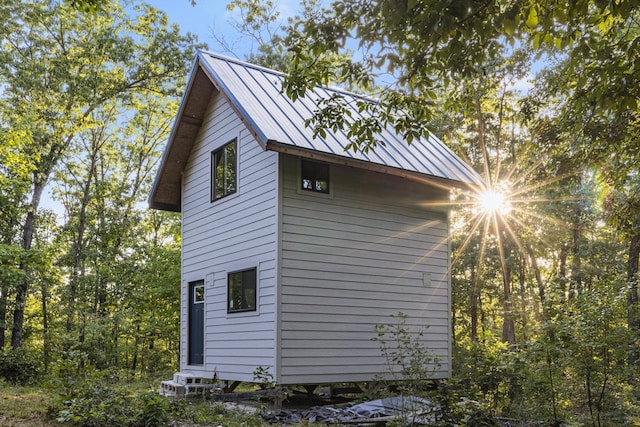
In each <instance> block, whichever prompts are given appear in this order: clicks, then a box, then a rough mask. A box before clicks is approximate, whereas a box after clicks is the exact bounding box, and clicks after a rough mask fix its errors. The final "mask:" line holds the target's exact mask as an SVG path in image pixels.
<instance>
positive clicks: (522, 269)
mask: <svg viewBox="0 0 640 427" xmlns="http://www.w3.org/2000/svg"><path fill="white" fill-rule="evenodd" d="M525 263H526V257H524V255H523V257H522V263H521V265H520V268H519V273H518V281H519V284H520V293H521V296H520V309H521V310H522V341H523V342H527V340H528V338H527V332H528V329H529V322H528V319H527V318H528V316H527V301H526V295H527V280H526V277H525V275H526V269H525ZM534 309H535V307H534Z"/></svg>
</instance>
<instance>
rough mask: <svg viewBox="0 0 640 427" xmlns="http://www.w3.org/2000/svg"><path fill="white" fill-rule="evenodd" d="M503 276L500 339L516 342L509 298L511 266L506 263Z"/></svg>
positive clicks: (511, 303) (511, 304) (511, 302)
mask: <svg viewBox="0 0 640 427" xmlns="http://www.w3.org/2000/svg"><path fill="white" fill-rule="evenodd" d="M503 273H504V277H503V281H502V283H503V291H504V306H503V307H504V314H503V321H502V341H503V342H507V343H509V345H515V344H516V328H515V323H514V321H513V301H512V299H511V266H510V265H509V263H508V262H507V263H506V266H505V269H504V272H503Z"/></svg>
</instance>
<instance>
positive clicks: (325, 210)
mask: <svg viewBox="0 0 640 427" xmlns="http://www.w3.org/2000/svg"><path fill="white" fill-rule="evenodd" d="M282 81H283V75H282V74H281V73H278V72H275V71H272V70H269V69H265V68H262V67H258V66H255V65H251V64H248V63H244V62H241V61H238V60H235V59H231V58H227V57H223V56H219V55H216V54H212V53H209V52H204V51H201V52H199V53H198V55H197V58H196V61H195V64H194V66H193V70H192V72H191V75H190V79H189V83H188V86H187V89H186V92H185V95H184V97H183V99H182V103H181V106H180V109H179V112H178V116H177V118H176V121H175V124H174V127H173V130H172V132H171V135H170V138H169V141H168V145H167V147H166V150H165V152H164V156H163V158H162V161H161V164H160V169H159V171H158V174H157V176H156V180H155V182H154V185H153V188H152V192H151V195H150V199H149V201H150V207H151V208H154V209H163V210H169V211H177V212H181V213H182V283H181V288H182V292H181V295H182V297H181V321H180V323H181V327H180V330H181V338H180V339H181V342H180V344H181V345H180V348H181V357H180V370H181V372H184V373H187V374H190V375H192V376H196V377H203V378H211V377H212V376H213V375H214V373H215V375H216V376H217V378H218V379H220V380H226V381H247V382H252V381H255V378H254V373H255V372H256V371H257V370H258V369H259V370H261V371H262V372H268V373H269V375H271V376H272V377H273V380H274V381H276V382H277V383H279V384H323V383H338V382H367V381H371V380H372V379H374V377H376V376H377V375H380V374H384V373H385V372H386V371H387V367H386V364H385V360H384V358H383V357H382V355H381V351H380V347H379V344H378V343H376V342H374V341H372V338H374V337H375V336H376V332H375V326H376V325H379V324H388V323H389V321H390V318H389V316H390V315H392V314H397V313H398V312H403V313H404V314H406V315H407V325H410V326H411V327H414V328H416V329H417V328H425V329H424V332H425V333H424V335H423V336H422V338H421V339H422V340H424V345H425V346H426V347H427V348H429V349H430V350H431V351H432V352H433V354H434V355H437V356H438V358H439V367H438V368H436V373H435V376H436V377H447V376H449V375H450V371H451V338H450V337H451V324H450V323H451V322H450V308H451V307H450V305H451V302H450V299H451V292H450V271H449V267H450V265H449V264H450V247H449V241H448V231H449V224H448V210H447V208H446V207H442V204H441V205H440V207H434V202H436V203H435V205H436V206H437V204H438V203H437V202H445V203H446V201H448V199H449V189H450V188H451V187H461V186H462V187H464V186H467V185H471V186H474V185H481V179H480V178H479V176H478V175H477V174H476V173H475V172H474V171H473V170H472V169H470V168H469V167H468V166H467V165H466V164H465V163H464V162H463V161H461V160H460V159H459V158H458V157H457V156H456V155H455V154H454V153H453V152H452V151H450V150H449V149H448V148H447V147H446V146H445V145H444V144H443V143H442V142H441V141H439V140H438V139H436V138H434V137H429V138H423V139H420V140H417V141H416V140H414V142H413V143H412V144H411V145H410V146H409V145H407V144H406V142H405V141H403V140H402V138H401V137H399V136H398V135H396V134H395V132H393V131H389V132H384V133H383V134H382V135H381V138H382V139H383V140H384V142H385V145H384V146H379V147H377V148H376V150H375V151H374V152H369V153H362V152H353V151H348V152H347V151H345V150H344V147H345V146H346V145H347V143H348V140H347V137H346V135H345V134H344V133H331V132H328V133H327V135H326V137H325V138H321V137H317V138H314V137H313V135H312V129H310V128H307V127H305V125H304V122H305V119H308V118H309V117H311V116H312V114H313V112H314V110H317V108H318V105H317V100H318V99H319V98H321V97H324V98H326V97H328V96H330V95H331V94H332V93H334V92H336V90H335V89H328V88H322V87H318V88H316V89H315V90H314V91H312V92H311V93H309V94H308V95H307V96H306V97H305V98H304V99H299V100H297V101H296V102H292V101H291V100H289V99H288V98H287V97H286V96H285V95H284V94H283V93H282V92H281V88H282ZM340 93H341V94H342V95H344V96H345V97H346V98H347V100H349V98H351V99H355V97H356V95H352V94H349V93H346V92H340ZM372 102H373V101H372ZM353 114H354V116H356V115H357V114H359V113H358V111H357V110H354V112H353Z"/></svg>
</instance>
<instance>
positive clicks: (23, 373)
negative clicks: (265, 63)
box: [0, 347, 43, 385]
mask: <svg viewBox="0 0 640 427" xmlns="http://www.w3.org/2000/svg"><path fill="white" fill-rule="evenodd" d="M42 368H43V366H42V358H41V357H40V356H39V355H37V354H36V353H35V352H33V351H31V350H27V349H26V348H24V347H20V348H17V349H15V350H14V349H10V350H5V351H0V378H4V379H5V380H6V381H7V382H9V383H12V384H19V385H26V384H29V383H33V382H34V381H36V380H37V379H38V377H39V376H40V374H41V373H42Z"/></svg>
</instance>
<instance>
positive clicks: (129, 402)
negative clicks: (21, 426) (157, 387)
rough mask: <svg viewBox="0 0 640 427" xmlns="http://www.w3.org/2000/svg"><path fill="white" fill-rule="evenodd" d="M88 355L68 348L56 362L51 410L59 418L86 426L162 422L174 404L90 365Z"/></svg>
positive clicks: (150, 424)
mask: <svg viewBox="0 0 640 427" xmlns="http://www.w3.org/2000/svg"><path fill="white" fill-rule="evenodd" d="M87 360H88V357H87V355H86V354H84V353H81V352H69V353H67V354H66V358H65V359H64V360H62V361H60V362H58V363H57V364H56V366H55V372H54V375H53V379H52V381H51V383H50V386H51V389H52V390H53V391H54V393H55V396H56V397H55V398H54V400H53V403H52V408H51V412H53V413H55V414H56V419H57V420H58V421H59V422H70V423H73V424H75V425H84V426H111V425H122V426H132V427H137V426H163V425H167V423H168V421H169V419H170V416H171V413H172V407H171V404H170V401H169V399H168V398H166V397H164V396H160V395H159V394H158V393H157V392H156V391H144V392H134V393H133V394H132V393H131V391H129V390H127V389H126V388H123V387H122V386H121V385H119V382H120V380H119V378H118V375H117V374H116V373H115V372H114V371H111V370H106V371H98V370H94V369H92V368H90V367H87Z"/></svg>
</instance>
